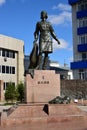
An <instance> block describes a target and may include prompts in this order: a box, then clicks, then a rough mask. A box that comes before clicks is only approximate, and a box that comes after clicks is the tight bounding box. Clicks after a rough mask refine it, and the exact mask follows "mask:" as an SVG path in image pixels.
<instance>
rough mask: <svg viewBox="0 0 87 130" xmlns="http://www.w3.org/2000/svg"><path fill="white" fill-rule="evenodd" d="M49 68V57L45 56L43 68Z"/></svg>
mask: <svg viewBox="0 0 87 130" xmlns="http://www.w3.org/2000/svg"><path fill="white" fill-rule="evenodd" d="M47 68H48V57H45V58H44V63H43V66H42V69H43V70H46V69H47Z"/></svg>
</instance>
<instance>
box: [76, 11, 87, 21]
mask: <svg viewBox="0 0 87 130" xmlns="http://www.w3.org/2000/svg"><path fill="white" fill-rule="evenodd" d="M83 17H87V10H82V11H79V12H77V19H79V18H83Z"/></svg>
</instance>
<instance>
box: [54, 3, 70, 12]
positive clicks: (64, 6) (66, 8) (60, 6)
mask: <svg viewBox="0 0 87 130" xmlns="http://www.w3.org/2000/svg"><path fill="white" fill-rule="evenodd" d="M53 9H58V10H62V11H71V6H69V5H68V4H62V3H59V4H58V5H57V6H53Z"/></svg>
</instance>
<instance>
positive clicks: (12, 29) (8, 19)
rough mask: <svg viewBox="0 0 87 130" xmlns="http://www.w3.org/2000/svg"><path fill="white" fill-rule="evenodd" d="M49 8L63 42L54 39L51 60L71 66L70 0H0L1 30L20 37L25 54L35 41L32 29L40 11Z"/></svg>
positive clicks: (4, 33) (50, 18)
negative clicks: (59, 43) (58, 42)
mask: <svg viewBox="0 0 87 130" xmlns="http://www.w3.org/2000/svg"><path fill="white" fill-rule="evenodd" d="M42 10H45V11H47V13H48V21H50V22H51V24H52V26H53V28H54V30H55V33H56V35H57V37H58V39H59V40H60V42H61V45H58V44H57V43H56V41H55V40H53V42H54V43H53V48H54V51H53V53H52V54H50V55H49V57H50V59H51V60H54V61H58V62H59V63H60V64H61V65H63V64H64V62H66V63H67V64H68V65H69V66H70V62H71V60H72V53H73V50H72V18H71V17H72V16H71V15H72V14H71V6H69V5H68V0H0V34H3V35H7V36H10V37H14V38H17V39H21V40H23V41H24V45H25V55H29V54H30V52H31V50H32V46H33V41H34V36H33V33H34V31H35V25H36V22H37V21H40V12H41V11H42Z"/></svg>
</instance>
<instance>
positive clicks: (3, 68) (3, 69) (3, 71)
mask: <svg viewBox="0 0 87 130" xmlns="http://www.w3.org/2000/svg"><path fill="white" fill-rule="evenodd" d="M2 73H5V66H4V65H3V66H2Z"/></svg>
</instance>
